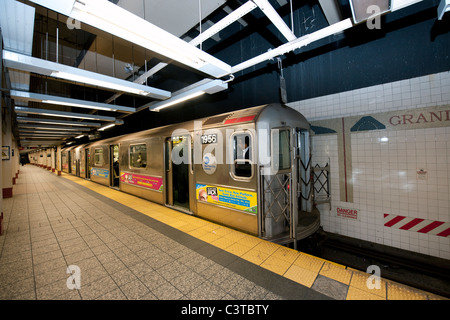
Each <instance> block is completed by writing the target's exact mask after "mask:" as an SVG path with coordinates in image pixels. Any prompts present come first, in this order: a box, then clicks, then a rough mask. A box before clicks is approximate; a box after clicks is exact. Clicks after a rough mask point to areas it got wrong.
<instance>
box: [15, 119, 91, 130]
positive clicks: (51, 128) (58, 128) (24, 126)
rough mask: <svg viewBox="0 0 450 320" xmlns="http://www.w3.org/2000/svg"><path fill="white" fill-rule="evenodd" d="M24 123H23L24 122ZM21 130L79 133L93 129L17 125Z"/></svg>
mask: <svg viewBox="0 0 450 320" xmlns="http://www.w3.org/2000/svg"><path fill="white" fill-rule="evenodd" d="M22 122H23V121H22ZM17 126H18V128H19V130H20V129H38V130H47V131H58V130H62V131H77V132H80V131H81V132H87V131H89V130H91V129H89V128H83V127H69V126H58V125H57V126H47V125H41V124H33V125H31V124H26V123H20V122H19V124H18V125H17Z"/></svg>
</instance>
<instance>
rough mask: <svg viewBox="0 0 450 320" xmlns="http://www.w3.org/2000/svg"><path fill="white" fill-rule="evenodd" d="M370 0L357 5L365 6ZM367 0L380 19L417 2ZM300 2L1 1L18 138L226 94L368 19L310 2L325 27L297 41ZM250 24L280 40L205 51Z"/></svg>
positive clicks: (38, 137)
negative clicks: (254, 48)
mask: <svg viewBox="0 0 450 320" xmlns="http://www.w3.org/2000/svg"><path fill="white" fill-rule="evenodd" d="M367 1H368V0H367ZM367 1H359V3H365V5H366V7H365V8H367ZM371 1H372V2H371V3H373V1H375V3H376V4H377V5H378V6H379V8H381V10H380V11H379V12H378V14H387V13H390V12H392V11H395V10H398V9H402V8H404V7H406V6H409V5H412V4H415V3H417V2H420V1H421V0H392V1H390V2H389V1H388V0H371ZM300 2H303V1H300V0H292V1H291V0H248V1H247V0H228V1H226V0H208V1H205V0H183V1H179V0H126V1H125V0H111V1H107V0H84V1H78V0H32V1H25V0H21V1H16V0H1V1H0V25H1V32H2V37H3V51H2V58H3V65H4V67H5V80H6V84H3V86H2V87H3V88H5V89H4V90H2V92H6V94H5V96H6V97H7V98H8V99H11V104H10V105H11V112H12V113H13V116H14V121H13V123H14V124H15V125H14V135H15V138H16V139H17V140H19V141H20V145H21V146H22V147H24V148H25V150H26V148H36V147H50V146H55V145H60V144H69V143H76V142H77V141H81V140H80V139H87V138H86V137H89V139H90V140H93V139H96V138H99V137H100V134H99V131H100V132H101V131H102V130H108V129H109V128H111V127H112V126H118V125H123V124H127V125H132V124H128V123H127V117H128V116H129V115H132V114H136V113H139V112H150V111H149V110H151V111H155V112H157V111H159V110H161V109H162V108H163V107H165V106H164V105H163V103H167V102H177V99H179V98H190V99H195V97H196V96H198V94H200V93H201V94H209V95H214V94H216V93H217V92H220V91H225V90H227V89H229V88H230V87H232V86H233V80H234V79H235V77H237V76H239V74H240V72H241V71H243V70H245V69H248V68H252V67H254V66H256V65H258V64H260V63H262V62H264V61H267V60H269V59H274V58H276V57H278V56H282V55H284V54H286V53H288V52H292V51H294V50H296V49H298V48H301V47H303V46H306V45H308V44H310V43H313V42H315V41H318V40H320V39H324V38H326V37H329V36H331V35H333V34H336V33H340V32H342V31H344V30H346V29H349V28H352V27H353V26H355V25H357V24H358V23H362V22H364V21H365V20H367V18H368V16H369V15H368V14H365V15H364V12H363V16H362V17H361V16H359V15H357V16H356V15H353V16H352V14H351V13H350V14H349V13H348V10H347V11H346V10H345V8H348V7H349V2H348V1H346V0H310V2H311V3H312V4H315V5H317V4H318V5H319V7H320V8H321V10H322V13H323V15H324V16H325V18H326V20H327V22H328V25H329V26H328V27H324V28H322V29H320V30H316V31H314V32H311V33H306V34H303V35H296V34H294V32H293V31H292V30H294V29H293V27H292V24H293V19H292V15H293V12H294V11H295V10H297V8H298V4H299V3H300ZM442 2H443V3H444V5H445V4H446V0H442ZM389 3H390V7H389ZM383 6H387V7H386V9H383ZM350 7H351V8H352V9H353V5H350ZM441 10H444V12H445V10H447V7H444V8H443V9H441ZM352 12H355V13H356V12H357V10H354V11H352ZM281 13H282V14H281ZM255 21H259V22H260V21H265V23H267V24H268V25H270V28H265V30H264V31H261V32H267V30H269V31H271V32H272V33H274V34H275V36H276V37H278V38H279V39H281V44H280V45H278V46H277V47H274V48H271V50H268V51H264V52H261V54H259V55H257V56H255V57H250V58H248V59H243V60H242V61H239V62H238V63H235V60H236V58H235V57H233V58H230V59H228V58H225V59H222V60H221V59H218V58H216V57H214V55H213V54H210V53H208V48H211V47H213V45H214V44H217V43H225V44H224V45H226V42H225V41H224V38H226V34H227V33H226V32H225V30H227V29H229V26H230V25H232V24H238V25H239V28H234V29H233V30H238V32H245V30H246V28H248V26H249V24H252V23H254V22H255ZM169 108H170V106H169Z"/></svg>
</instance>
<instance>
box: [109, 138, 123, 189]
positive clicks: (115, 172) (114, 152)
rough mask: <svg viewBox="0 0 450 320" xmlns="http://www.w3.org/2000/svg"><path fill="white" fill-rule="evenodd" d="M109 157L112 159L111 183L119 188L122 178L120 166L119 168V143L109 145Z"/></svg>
mask: <svg viewBox="0 0 450 320" xmlns="http://www.w3.org/2000/svg"><path fill="white" fill-rule="evenodd" d="M109 159H111V161H110V166H111V167H110V171H109V172H111V173H112V174H111V175H110V179H111V181H110V185H111V187H113V188H119V180H120V168H119V145H118V144H113V145H110V146H109Z"/></svg>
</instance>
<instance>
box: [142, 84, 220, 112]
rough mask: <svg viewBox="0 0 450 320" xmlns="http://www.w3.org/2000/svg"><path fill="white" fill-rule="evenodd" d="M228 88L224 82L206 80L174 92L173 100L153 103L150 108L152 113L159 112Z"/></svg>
mask: <svg viewBox="0 0 450 320" xmlns="http://www.w3.org/2000/svg"><path fill="white" fill-rule="evenodd" d="M227 88H228V83H226V82H224V81H222V80H218V79H216V80H211V79H204V80H201V81H199V82H197V83H194V84H193V85H190V86H188V87H186V88H183V89H181V90H179V91H177V92H174V93H173V95H172V98H170V99H167V100H165V101H160V102H157V103H152V104H150V106H149V109H150V110H151V111H159V110H161V109H163V108H167V107H169V106H173V105H174V104H177V103H180V102H182V101H186V100H189V99H193V98H195V97H198V96H200V95H202V94H205V93H208V94H213V93H216V92H219V91H222V90H225V89H227Z"/></svg>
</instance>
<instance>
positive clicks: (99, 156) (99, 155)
mask: <svg viewBox="0 0 450 320" xmlns="http://www.w3.org/2000/svg"><path fill="white" fill-rule="evenodd" d="M94 165H95V166H101V165H103V149H102V148H99V149H94Z"/></svg>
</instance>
